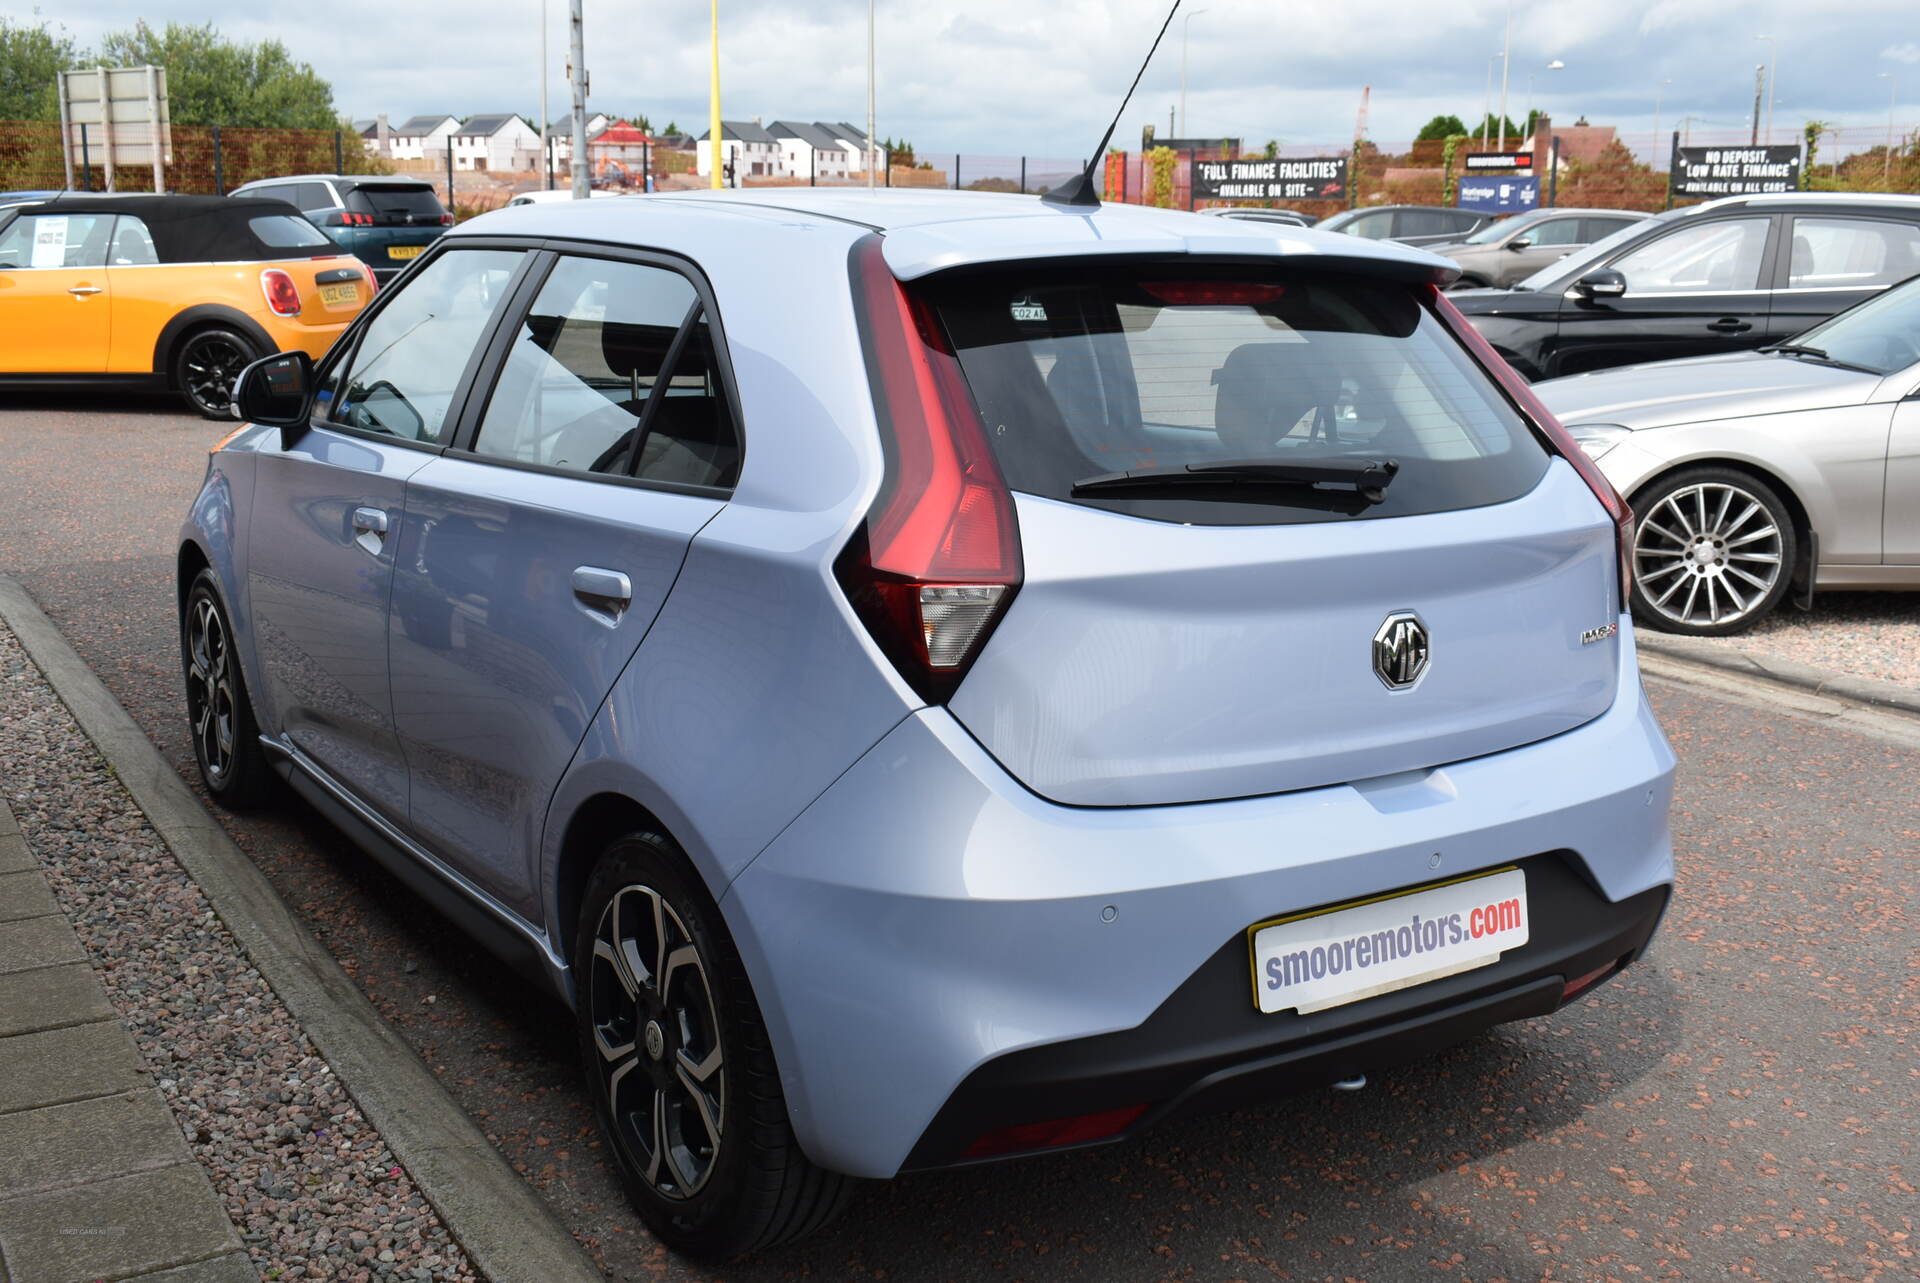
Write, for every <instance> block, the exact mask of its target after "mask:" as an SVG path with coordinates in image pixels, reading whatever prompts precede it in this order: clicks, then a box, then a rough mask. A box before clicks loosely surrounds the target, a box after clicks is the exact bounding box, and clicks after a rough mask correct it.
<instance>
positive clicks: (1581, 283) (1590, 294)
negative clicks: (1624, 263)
mask: <svg viewBox="0 0 1920 1283" xmlns="http://www.w3.org/2000/svg"><path fill="white" fill-rule="evenodd" d="M1573 289H1574V293H1576V294H1578V295H1579V296H1580V297H1581V298H1619V297H1620V296H1621V295H1622V294H1625V293H1626V292H1627V278H1626V277H1624V276H1622V275H1621V274H1620V273H1618V272H1616V271H1614V270H1613V269H1612V268H1611V267H1602V268H1597V269H1595V270H1594V271H1591V272H1588V273H1587V274H1586V275H1585V276H1583V277H1581V278H1580V279H1579V280H1577V281H1575V282H1574V283H1573Z"/></svg>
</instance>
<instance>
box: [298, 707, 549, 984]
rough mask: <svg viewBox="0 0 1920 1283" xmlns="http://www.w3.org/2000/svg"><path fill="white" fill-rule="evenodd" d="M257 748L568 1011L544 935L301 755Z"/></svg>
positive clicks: (390, 867) (319, 806)
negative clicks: (265, 752) (563, 1004)
mask: <svg viewBox="0 0 1920 1283" xmlns="http://www.w3.org/2000/svg"><path fill="white" fill-rule="evenodd" d="M260 746H261V747H262V748H264V749H265V750H266V751H267V754H268V755H269V757H271V758H272V760H273V767H274V770H275V771H276V772H277V773H278V774H279V775H280V777H281V778H282V779H284V780H285V781H286V782H287V784H288V786H289V787H291V788H292V789H293V791H294V792H296V793H298V794H299V795H300V796H301V797H302V798H304V799H305V800H306V801H307V803H308V804H309V805H311V806H312V807H313V808H314V810H316V811H318V812H320V813H321V814H322V815H324V816H326V818H327V819H328V821H329V822H331V823H332V824H333V825H334V826H335V827H336V828H338V829H339V830H340V831H341V832H342V833H345V834H346V835H347V836H348V837H349V838H351V839H352V840H353V842H354V844H355V845H356V846H358V847H359V848H360V849H361V850H363V851H365V852H366V853H367V854H368V855H370V856H372V857H373V858H374V860H375V861H377V862H378V863H379V864H380V865H381V867H383V868H385V869H386V870H387V871H388V872H389V873H391V874H393V875H394V876H395V877H397V878H399V879H400V880H401V881H402V882H404V883H406V884H407V886H408V887H409V888H410V889H411V890H412V891H413V892H414V894H416V895H418V896H419V897H420V898H421V899H423V900H425V901H426V902H427V903H428V904H430V905H432V906H433V907H434V908H435V909H437V910H439V912H440V913H441V914H443V915H444V916H445V917H447V918H449V919H451V920H452V922H453V923H454V925H456V926H458V927H459V928H460V929H461V930H462V931H464V932H466V933H467V934H468V935H470V936H472V937H473V938H474V939H475V940H478V941H479V942H480V944H481V945H483V946H484V947H485V948H486V949H487V951H488V952H489V953H492V954H493V955H495V956H496V957H498V958H499V959H501V961H503V962H505V963H506V964H507V965H508V966H511V967H512V968H513V969H514V970H516V971H518V972H519V973H520V974H521V975H523V976H525V977H526V978H527V979H528V980H531V981H533V982H534V983H535V984H537V985H539V986H540V987H541V988H543V989H546V990H547V991H549V992H550V993H552V994H553V995H554V996H555V997H557V998H559V999H560V1000H561V1001H562V1002H564V1003H566V1004H567V1005H568V1006H571V1005H572V1004H573V984H572V978H571V976H570V975H569V974H568V967H567V964H566V961H565V960H564V959H562V958H560V957H559V956H558V955H556V954H555V953H554V952H553V949H552V947H551V945H550V944H549V942H548V940H547V934H546V932H545V931H542V930H540V929H539V928H537V927H535V926H534V925H533V924H532V923H530V922H528V921H527V920H526V919H525V918H522V917H521V916H520V915H519V914H517V913H515V912H513V910H511V909H509V908H507V907H506V906H505V905H503V904H501V903H500V902H499V901H497V900H495V899H494V898H493V897H492V896H490V895H488V894H487V893H486V892H485V891H483V890H481V889H480V888H479V887H477V886H475V885H474V884H473V883H472V882H471V881H469V880H468V879H466V878H464V877H462V876H461V875H460V874H459V873H457V872H455V871H454V870H453V869H451V868H449V867H447V865H446V864H445V863H443V862H442V861H440V860H439V859H437V858H435V857H434V856H433V855H431V854H430V853H428V852H427V851H425V850H424V849H422V848H421V847H420V846H419V845H418V844H416V843H414V842H412V841H411V840H409V839H408V838H407V837H406V836H405V835H404V834H402V833H400V832H399V831H398V830H397V829H395V828H394V827H393V826H392V825H391V824H389V823H387V821H386V820H385V819H383V818H381V817H380V816H379V815H378V814H376V813H375V812H374V811H373V810H371V809H370V808H368V807H367V806H365V805H363V804H362V803H361V802H360V801H359V800H358V799H356V798H354V796H353V795H352V794H351V793H349V792H348V791H347V790H346V788H345V787H344V786H342V785H341V784H340V783H339V782H338V781H336V780H335V779H334V778H333V777H332V776H330V775H328V774H327V772H326V770H325V769H324V768H323V767H321V766H320V765H319V764H318V763H316V762H315V761H314V760H313V759H312V758H310V757H308V756H307V755H306V754H304V753H302V752H301V751H300V750H299V749H298V748H295V747H294V746H293V745H291V744H288V743H285V742H284V741H281V740H276V739H274V738H273V737H271V736H267V735H262V736H261V737H260Z"/></svg>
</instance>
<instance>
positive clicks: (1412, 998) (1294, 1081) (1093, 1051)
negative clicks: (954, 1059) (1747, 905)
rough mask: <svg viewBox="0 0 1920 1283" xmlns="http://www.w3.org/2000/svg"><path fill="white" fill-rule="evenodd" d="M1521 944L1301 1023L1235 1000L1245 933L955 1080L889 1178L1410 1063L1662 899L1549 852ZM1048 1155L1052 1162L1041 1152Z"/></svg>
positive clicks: (1621, 936)
mask: <svg viewBox="0 0 1920 1283" xmlns="http://www.w3.org/2000/svg"><path fill="white" fill-rule="evenodd" d="M1519 867H1520V868H1522V869H1524V870H1525V871H1526V876H1527V913H1528V919H1529V938H1528V941H1527V943H1526V944H1524V945H1522V946H1521V947H1520V948H1518V949H1514V950H1511V951H1510V952H1508V953H1507V954H1506V955H1505V956H1503V957H1502V958H1501V959H1500V960H1499V961H1498V962H1496V963H1494V964H1492V965H1491V966H1487V967H1481V968H1479V969H1477V970H1474V971H1467V972H1462V973H1461V974H1459V975H1455V976H1447V977H1445V978H1443V979H1440V980H1434V981H1429V982H1428V983H1426V984H1422V985H1417V986H1415V987H1413V988H1411V989H1402V990H1399V991H1397V992H1394V993H1387V994H1381V995H1379V996H1377V997H1373V998H1367V999H1363V1000H1361V1001H1359V1002H1355V1003H1350V1004H1348V1005H1346V1006H1343V1007H1334V1008H1330V1009H1328V1010H1325V1011H1317V1012H1313V1013H1311V1014H1308V1015H1304V1016H1303V1015H1300V1014H1298V1013H1296V1012H1281V1013H1276V1014H1272V1015H1263V1014H1261V1013H1260V1012H1259V1011H1257V1010H1255V1008H1254V1006H1253V1003H1252V1001H1251V998H1250V996H1249V981H1248V974H1247V968H1248V966H1249V962H1248V956H1247V943H1246V937H1245V935H1244V934H1243V933H1238V934H1235V935H1234V937H1233V938H1232V939H1230V940H1228V941H1227V942H1226V943H1224V944H1222V945H1221V946H1220V948H1219V950H1218V951H1216V952H1215V953H1214V955H1213V956H1212V957H1210V958H1209V959H1208V960H1207V961H1206V962H1205V963H1204V964H1202V965H1201V967H1200V968H1199V970H1197V971H1195V972H1194V973H1193V975H1192V976H1190V977H1188V979H1187V980H1186V982H1185V983H1183V984H1182V985H1181V986H1180V987H1179V988H1178V989H1177V990H1175V991H1174V993H1173V994H1172V996H1171V997H1169V998H1168V999H1167V1000H1166V1001H1165V1002H1163V1003H1162V1004H1161V1005H1160V1007H1159V1008H1158V1009H1157V1010H1156V1011H1155V1012H1154V1013H1153V1014H1152V1015H1151V1016H1149V1017H1148V1018H1147V1019H1146V1020H1145V1021H1143V1022H1142V1023H1141V1024H1139V1025H1137V1026H1135V1027H1134V1028H1132V1029H1128V1030H1124V1031H1121V1032H1119V1033H1111V1034H1101V1035H1098V1036H1096V1037H1092V1038H1080V1039H1075V1040H1073V1041H1070V1042H1064V1043H1049V1044H1046V1045H1044V1046H1039V1047H1029V1048H1026V1049H1024V1050H1022V1051H1016V1052H1010V1053H1008V1054H1007V1055H1004V1056H1000V1057H997V1058H996V1059H994V1060H990V1061H988V1062H987V1063H986V1064H984V1065H982V1066H980V1067H979V1068H978V1069H976V1070H975V1071H974V1072H973V1073H972V1074H970V1075H968V1076H967V1078H966V1080H965V1081H963V1082H962V1083H961V1084H960V1086H959V1087H958V1088H956V1089H955V1091H954V1093H953V1095H952V1096H951V1097H949V1098H948V1100H947V1103H946V1104H945V1105H944V1106H943V1107H942V1108H941V1110H940V1112H939V1113H938V1114H937V1115H935V1117H934V1120H933V1122H932V1123H930V1124H929V1125H928V1127H927V1130H926V1131H925V1133H923V1134H922V1135H921V1137H920V1140H919V1142H918V1143H917V1144H916V1145H915V1146H914V1148H913V1152H912V1153H911V1154H910V1155H908V1158H907V1161H906V1163H905V1164H904V1165H903V1166H902V1170H903V1171H917V1170H926V1169H930V1168H941V1167H954V1166H963V1165H968V1164H970V1163H972V1162H988V1161H993V1160H992V1159H969V1158H968V1157H967V1149H968V1147H969V1146H970V1145H972V1144H973V1142H974V1141H976V1140H978V1139H979V1138H980V1137H982V1136H984V1135H987V1134H988V1133H990V1132H994V1131H998V1130H1000V1129H1002V1128H1006V1127H1013V1126H1017V1125H1020V1124H1023V1123H1036V1122H1044V1121H1047V1120H1050V1119H1057V1118H1072V1117H1078V1116H1080V1115H1085V1114H1093V1113H1100V1112H1103V1111H1106V1110H1110V1109H1121V1108H1125V1107H1128V1106H1136V1105H1142V1104H1146V1105H1148V1106H1149V1108H1148V1110H1147V1112H1146V1113H1145V1114H1144V1115H1142V1116H1141V1118H1140V1119H1139V1121H1138V1122H1136V1123H1135V1124H1133V1125H1132V1126H1131V1127H1129V1128H1128V1129H1127V1130H1126V1131H1125V1132H1123V1133H1121V1134H1119V1135H1117V1136H1114V1137H1111V1138H1109V1139H1108V1140H1103V1141H1095V1142H1090V1143H1092V1144H1108V1143H1111V1142H1112V1141H1118V1140H1124V1139H1126V1138H1127V1137H1129V1136H1133V1135H1136V1134H1138V1133H1139V1132H1140V1131H1141V1130H1143V1129H1144V1128H1147V1127H1151V1126H1153V1125H1155V1124H1157V1123H1162V1122H1166V1121H1168V1120H1170V1119H1174V1118H1180V1117H1184V1116H1188V1115H1192V1114H1201V1113H1212V1112H1216V1111H1219V1110H1225V1109H1235V1108H1242V1107H1246V1106H1249V1105H1254V1104H1259V1103H1263V1102H1266V1101H1270V1100H1272V1099H1273V1098H1274V1097H1276V1096H1280V1095H1284V1094H1286V1093H1288V1092H1292V1091H1301V1090H1313V1089H1317V1088H1321V1087H1325V1086H1326V1085H1327V1084H1329V1083H1332V1082H1336V1081H1339V1080H1341V1079H1345V1078H1351V1077H1353V1076H1355V1075H1357V1074H1364V1073H1369V1072H1373V1071H1376V1070H1382V1069H1387V1068H1390V1067H1392V1066H1394V1065H1398V1064H1405V1063H1408V1062H1410V1061H1415V1060H1422V1059H1425V1058H1427V1057H1430V1056H1432V1055H1434V1054H1436V1053H1438V1052H1440V1051H1442V1050H1444V1049H1445V1048H1447V1047H1449V1046H1451V1045H1453V1044H1454V1043H1457V1042H1460V1041H1461V1040H1463V1039H1466V1038H1470V1037H1472V1036H1473V1035H1475V1034H1477V1033H1480V1032H1482V1031H1484V1030H1486V1029H1490V1028H1492V1027H1493V1026H1494V1025H1498V1024H1504V1023H1506V1022H1507V1021H1510V1020H1524V1019H1526V1018H1528V1017H1531V1016H1544V1015H1547V1014H1548V1013H1550V1012H1552V1011H1554V1010H1556V1009H1558V1008H1559V1007H1560V1006H1561V1005H1562V1001H1561V994H1562V992H1563V990H1564V987H1565V985H1566V983H1567V982H1568V981H1570V980H1574V979H1577V978H1579V977H1581V976H1585V975H1588V974H1590V973H1591V972H1593V971H1596V970H1599V969H1600V968H1602V967H1605V966H1608V965H1609V964H1613V963H1618V964H1619V965H1621V966H1625V965H1626V964H1627V963H1629V962H1631V961H1633V959H1634V958H1635V957H1637V956H1638V955H1639V953H1640V952H1641V950H1642V949H1644V948H1645V947H1646V943H1647V940H1648V939H1649V938H1650V937H1651V936H1652V935H1653V931H1654V927H1655V926H1656V925H1657V924H1658V922H1659V920H1660V915H1661V914H1662V912H1664V911H1665V909H1666V904H1667V897H1668V888H1667V887H1664V886H1661V887H1654V888H1652V889H1649V890H1647V891H1643V892H1641V893H1640V894H1639V895H1636V896H1631V897H1629V898H1627V899H1625V900H1621V901H1618V902H1614V901H1609V900H1608V899H1607V898H1606V897H1605V896H1603V895H1602V894H1600V892H1599V890H1598V889H1597V888H1595V887H1594V886H1593V884H1592V883H1590V882H1589V881H1587V879H1586V877H1585V875H1584V873H1583V872H1582V871H1581V868H1580V866H1579V863H1578V861H1577V860H1576V859H1574V858H1573V857H1572V856H1569V855H1565V854H1562V853H1555V854H1551V855H1542V856H1535V857H1533V858H1531V859H1528V860H1523V861H1521V862H1520V865H1519ZM1049 1152H1053V1151H1049Z"/></svg>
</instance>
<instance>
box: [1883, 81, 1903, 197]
mask: <svg viewBox="0 0 1920 1283" xmlns="http://www.w3.org/2000/svg"><path fill="white" fill-rule="evenodd" d="M1878 79H1881V80H1884V81H1886V82H1887V152H1886V155H1884V156H1882V157H1881V158H1880V159H1881V164H1880V181H1881V183H1882V184H1884V185H1886V186H1888V187H1889V188H1891V186H1892V184H1893V112H1894V107H1895V104H1896V102H1897V100H1898V99H1899V97H1900V73H1899V72H1897V71H1883V72H1881V73H1880V75H1879V77H1878Z"/></svg>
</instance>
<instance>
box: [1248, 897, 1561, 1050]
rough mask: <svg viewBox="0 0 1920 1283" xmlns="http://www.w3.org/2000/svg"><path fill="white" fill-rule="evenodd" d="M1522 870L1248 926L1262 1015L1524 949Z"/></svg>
mask: <svg viewBox="0 0 1920 1283" xmlns="http://www.w3.org/2000/svg"><path fill="white" fill-rule="evenodd" d="M1527 929H1528V922H1527V875H1526V874H1524V873H1522V872H1521V871H1520V870H1518V869H1501V870H1499V871H1497V872H1494V873H1488V874H1480V875H1477V876H1474V877H1470V878H1461V879H1460V880H1459V881H1457V882H1444V883H1441V884H1440V885H1439V886H1431V887H1425V888H1422V889H1420V890H1417V891H1402V892H1398V893H1395V894H1393V895H1387V896H1382V897H1380V898H1379V899H1376V900H1365V901H1362V902H1361V903H1359V904H1354V905H1350V906H1347V907H1345V908H1333V909H1323V910H1320V911H1318V912H1315V913H1311V914H1303V915H1300V916H1296V917H1291V918H1281V919H1278V920H1276V921H1273V922H1266V923H1260V924H1258V925H1256V926H1253V927H1250V928H1248V935H1249V937H1250V944H1251V946H1252V952H1253V991H1254V996H1255V1000H1256V1002H1257V1003H1258V1005H1259V1007H1260V1010H1261V1011H1263V1012H1274V1011H1286V1010H1289V1009H1291V1010H1294V1011H1298V1012H1299V1013H1300V1014H1302V1015H1305V1014H1306V1013H1308V1012H1310V1011H1324V1010H1326V1009H1327V1008H1328V1007H1338V1006H1340V1005H1341V1004H1342V1003H1348V1002H1358V1001H1359V1000H1360V999H1362V998H1371V997H1373V996H1374V995H1375V994H1381V993H1391V992H1393V991H1394V990H1395V989H1406V988H1410V987H1411V986H1413V985H1417V984H1425V983H1426V982H1427V981H1429V980H1438V979H1439V978H1440V977H1442V976H1451V975H1457V974H1458V973H1460V972H1462V971H1471V970H1473V969H1474V968H1475V967H1484V966H1486V965H1487V964H1489V963H1491V962H1495V961H1497V960H1498V959H1499V957H1500V955H1501V954H1503V953H1505V952H1506V951H1507V950H1509V949H1517V948H1519V947H1520V946H1521V945H1523V944H1525V943H1526V942H1527Z"/></svg>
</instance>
